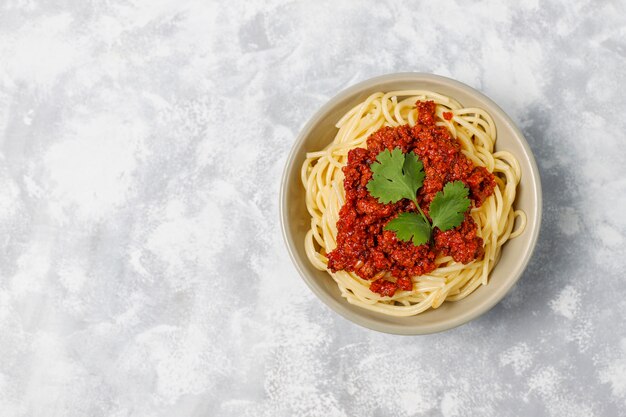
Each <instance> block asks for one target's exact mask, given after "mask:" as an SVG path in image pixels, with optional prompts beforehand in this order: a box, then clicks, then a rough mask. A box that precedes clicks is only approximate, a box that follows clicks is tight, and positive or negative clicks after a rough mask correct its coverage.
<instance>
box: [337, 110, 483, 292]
mask: <svg viewBox="0 0 626 417" xmlns="http://www.w3.org/2000/svg"><path fill="white" fill-rule="evenodd" d="M416 106H417V110H418V121H417V123H416V125H415V126H414V127H410V126H409V125H403V126H398V127H383V128H381V129H379V130H378V131H376V132H374V133H373V134H372V135H371V136H370V137H369V138H368V139H367V148H366V149H363V148H356V149H352V150H351V151H350V152H349V153H348V164H347V165H346V166H345V167H344V168H343V173H344V175H345V180H344V189H345V192H346V198H345V203H344V205H343V207H342V208H341V211H340V212H339V220H338V221H337V230H338V233H337V248H336V249H335V250H333V251H332V252H330V253H329V254H328V255H327V256H328V267H329V269H330V270H331V271H333V272H336V271H338V270H345V271H351V272H355V273H356V274H357V275H358V276H360V277H361V278H363V279H366V280H371V281H372V283H371V284H370V290H371V291H373V292H376V293H379V294H380V295H382V296H392V295H393V294H394V293H395V292H396V290H398V289H400V290H406V291H411V290H412V289H413V284H412V281H411V277H413V276H418V275H423V274H426V273H428V272H430V271H432V270H434V269H435V257H436V256H437V255H438V254H441V255H444V256H447V255H449V256H452V258H453V259H454V260H455V261H457V262H462V263H469V262H471V261H472V260H474V259H476V258H478V257H480V256H482V254H483V240H482V239H481V238H480V237H478V236H477V235H476V230H477V226H476V223H474V221H473V220H472V218H471V217H470V215H469V211H468V212H467V213H466V214H465V220H464V221H463V223H462V224H461V225H460V226H458V227H456V228H454V229H450V230H447V231H445V232H442V231H440V230H439V229H437V228H435V230H434V232H433V243H426V244H423V245H420V246H415V245H413V243H412V242H404V241H401V240H398V239H397V238H396V234H395V232H393V231H388V230H383V228H384V226H385V225H386V224H387V223H388V222H389V221H390V220H392V219H394V218H395V217H397V215H398V214H400V213H403V212H415V211H417V209H416V207H415V204H414V203H413V202H412V201H410V200H407V199H403V200H400V201H398V202H396V203H393V204H382V203H379V202H378V200H377V199H376V198H374V197H372V196H371V195H370V194H369V192H368V190H367V188H366V185H367V183H368V182H369V180H370V179H371V178H372V171H371V170H370V165H371V164H372V163H373V162H374V161H375V160H376V156H377V155H378V154H379V153H380V152H382V151H383V150H385V149H389V150H393V149H394V148H400V149H401V150H402V152H404V153H407V152H415V153H416V154H417V155H418V156H419V158H420V160H421V161H422V163H423V164H424V173H425V178H424V184H423V186H422V187H421V188H420V189H419V190H418V192H417V201H418V203H419V205H420V207H421V209H422V210H423V211H424V213H426V215H428V208H429V206H430V202H431V201H432V199H433V198H434V197H435V194H436V193H437V192H439V191H441V190H442V189H443V186H444V185H445V184H446V183H447V182H450V181H457V180H459V181H463V183H464V184H465V185H466V186H467V187H468V189H469V190H470V192H469V197H470V199H471V201H472V202H473V203H474V205H475V206H476V207H479V206H480V205H481V204H482V203H483V201H485V199H486V198H487V197H488V196H490V195H491V194H492V193H493V189H494V187H495V180H494V176H493V174H491V173H490V172H489V171H487V169H485V168H483V167H476V166H474V165H473V163H472V162H471V161H470V160H469V159H468V158H467V157H465V155H463V154H462V153H461V148H460V146H459V144H458V143H457V141H456V140H455V139H454V138H453V137H452V136H451V135H450V133H449V132H448V130H447V129H446V128H445V127H443V126H436V125H435V103H434V102H432V101H418V102H417V103H416Z"/></svg>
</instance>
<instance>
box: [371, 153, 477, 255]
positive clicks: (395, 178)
mask: <svg viewBox="0 0 626 417" xmlns="http://www.w3.org/2000/svg"><path fill="white" fill-rule="evenodd" d="M370 169H371V170H372V173H373V175H372V179H371V180H370V181H369V182H368V183H367V190H368V191H369V193H370V195H371V196H372V197H374V198H376V199H378V201H379V202H380V203H383V204H388V203H396V202H398V201H400V200H402V199H403V198H406V199H409V200H411V201H413V203H415V206H416V207H417V210H418V211H419V215H418V214H417V213H410V212H407V213H400V214H399V215H398V217H396V218H395V219H393V220H391V221H390V222H389V223H387V225H386V226H385V230H391V231H394V232H396V236H397V237H398V239H400V240H402V241H405V242H408V241H412V242H413V244H414V245H415V246H419V245H422V244H424V243H427V242H428V241H429V240H430V237H431V235H432V231H433V229H434V228H435V227H437V228H439V230H442V231H446V230H450V229H452V228H454V227H457V226H459V225H460V224H461V223H463V219H464V218H465V212H466V211H467V209H468V208H469V206H470V200H469V198H468V196H469V190H468V189H467V187H465V185H464V184H463V182H461V181H454V182H450V183H447V184H446V185H445V186H444V187H443V191H439V192H438V193H437V194H435V197H434V198H433V200H432V201H431V203H430V213H429V214H430V218H431V219H432V224H431V222H430V221H429V220H428V217H426V215H425V214H424V212H423V211H422V209H421V208H420V206H419V204H418V203H417V197H416V196H417V191H418V190H419V189H420V188H421V187H422V185H423V184H424V177H425V174H424V165H423V164H422V161H420V160H419V158H418V156H417V155H416V154H415V153H414V152H409V153H407V154H404V153H402V150H401V149H400V148H395V149H394V150H393V151H389V150H388V149H385V150H384V151H382V152H381V153H379V154H378V155H377V156H376V162H374V163H373V164H372V165H371V166H370Z"/></svg>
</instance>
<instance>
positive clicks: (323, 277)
mask: <svg viewBox="0 0 626 417" xmlns="http://www.w3.org/2000/svg"><path fill="white" fill-rule="evenodd" d="M407 89H425V90H431V91H435V92H437V93H441V94H445V95H447V96H450V97H452V98H454V99H456V100H457V101H459V102H460V103H461V104H462V105H463V106H465V107H480V108H482V109H484V110H486V111H487V112H489V114H490V115H491V116H492V117H493V119H494V122H495V124H496V128H497V135H498V136H497V142H496V149H497V150H507V151H509V152H511V153H512V154H513V155H515V157H516V158H517V160H518V161H519V163H520V165H521V171H522V178H521V182H520V185H519V186H518V189H517V191H518V195H517V197H516V200H515V207H516V209H521V210H523V211H524V212H525V213H526V215H527V217H528V224H527V226H526V230H525V231H524V233H522V235H520V236H519V237H517V238H515V239H513V240H510V241H509V242H507V243H506V244H505V246H504V248H503V249H502V257H501V258H500V261H499V262H498V264H497V265H496V267H495V268H494V270H493V271H492V273H491V276H490V279H489V284H488V285H486V286H482V287H480V288H478V289H477V290H476V291H475V292H474V293H473V294H470V295H469V296H468V297H467V298H465V299H463V300H460V301H456V302H446V303H444V304H443V305H441V306H440V307H439V308H437V309H431V310H427V311H426V312H424V313H421V314H419V315H417V316H413V317H390V316H386V315H383V314H380V313H377V312H373V311H369V310H365V309H362V308H360V307H357V306H354V305H351V304H349V303H348V302H347V301H346V300H345V299H344V298H342V297H341V293H340V292H339V288H338V287H337V284H335V282H334V281H333V279H332V278H331V277H330V275H329V274H328V273H327V272H326V271H318V270H317V269H315V268H314V267H313V266H312V265H311V264H310V263H309V260H308V259H307V257H306V254H305V251H304V237H305V234H306V233H307V231H308V229H309V226H310V217H309V214H308V212H307V210H306V207H305V203H304V194H305V192H304V188H303V186H302V183H301V181H300V167H301V166H302V163H303V162H304V159H305V154H306V153H307V152H311V151H318V150H320V149H322V148H324V147H325V146H326V145H327V144H328V143H330V142H331V141H332V140H333V138H334V137H335V134H336V132H337V129H336V128H335V123H337V121H338V120H339V119H340V118H341V116H343V115H344V114H345V113H346V112H347V111H348V110H349V109H350V108H352V107H353V106H355V105H356V104H358V103H359V102H361V101H363V100H364V99H365V98H366V97H368V96H369V95H370V94H372V93H374V92H377V91H382V92H388V91H393V90H407ZM280 200H281V201H280V211H281V213H280V216H281V223H282V230H283V236H284V238H285V242H286V244H287V247H288V248H289V253H290V255H291V258H292V260H293V262H294V264H295V266H296V269H297V270H298V272H299V273H300V275H301V276H302V278H303V279H304V282H306V284H307V285H308V286H309V287H310V288H311V290H312V291H313V292H314V293H315V294H316V295H317V296H318V297H319V298H320V299H321V300H322V301H323V302H324V303H326V305H328V306H329V307H330V308H332V309H333V310H335V311H336V312H337V313H339V314H341V315H342V316H344V317H345V318H347V319H348V320H351V321H353V322H355V323H357V324H360V325H361V326H365V327H368V328H370V329H373V330H378V331H381V332H386V333H395V334H409V335H413V334H426V333H434V332H440V331H443V330H447V329H451V328H453V327H456V326H459V325H461V324H464V323H467V322H468V321H470V320H472V319H474V318H476V317H478V316H480V315H481V314H483V313H485V312H486V311H488V310H489V309H490V308H492V307H493V306H494V305H496V304H497V303H498V301H500V300H501V299H502V298H503V297H504V295H505V294H506V293H507V292H508V291H509V290H510V289H511V287H512V286H513V284H515V282H516V281H517V280H518V278H519V277H520V275H521V274H522V272H523V271H524V268H525V267H526V265H527V264H528V261H529V260H530V257H531V255H532V252H533V249H534V247H535V243H536V242H537V237H538V235H539V227H540V225H541V183H540V180H539V172H538V170H537V165H536V164H535V159H534V157H533V154H532V152H531V150H530V147H529V146H528V143H527V142H526V140H525V139H524V136H523V135H522V133H521V132H520V131H519V129H518V128H517V127H515V125H514V124H513V121H512V120H511V119H510V118H509V117H508V116H507V115H506V114H505V113H504V111H502V109H501V108H500V107H498V105H497V104H495V103H494V102H493V101H491V100H490V99H489V98H487V97H485V96H484V95H483V94H481V93H479V92H478V91H476V90H474V89H473V88H471V87H468V86H467V85H465V84H462V83H460V82H458V81H454V80H451V79H449V78H445V77H440V76H437V75H432V74H419V73H398V74H389V75H384V76H381V77H376V78H372V79H370V80H367V81H363V82H361V83H359V84H357V85H354V86H352V87H350V88H348V89H346V90H344V91H342V92H341V93H339V94H338V95H337V96H335V97H333V98H332V99H331V100H330V101H328V103H326V104H325V105H324V106H323V107H322V108H321V109H320V110H319V111H318V112H317V113H315V115H314V116H313V118H312V119H311V120H310V121H309V122H308V123H307V124H306V126H304V128H303V129H302V131H301V132H300V135H299V136H298V138H297V139H296V142H295V144H294V145H293V149H292V150H291V153H290V154H289V157H288V159H287V166H286V167H285V172H284V174H283V179H282V187H281V196H280Z"/></svg>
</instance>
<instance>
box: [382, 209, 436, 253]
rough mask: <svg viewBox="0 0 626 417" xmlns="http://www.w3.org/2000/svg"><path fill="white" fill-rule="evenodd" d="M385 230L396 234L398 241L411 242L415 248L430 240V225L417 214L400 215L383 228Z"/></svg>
mask: <svg viewBox="0 0 626 417" xmlns="http://www.w3.org/2000/svg"><path fill="white" fill-rule="evenodd" d="M385 230H392V231H394V232H396V236H397V237H398V239H400V240H403V241H405V242H408V241H411V240H412V241H413V244H414V245H415V246H419V245H422V244H424V243H426V242H428V241H429V240H430V230H431V229H430V224H429V223H428V221H427V220H426V219H425V218H423V217H422V216H420V215H419V214H417V213H400V214H399V215H398V217H396V218H395V219H393V220H391V221H390V222H389V223H387V225H386V226H385Z"/></svg>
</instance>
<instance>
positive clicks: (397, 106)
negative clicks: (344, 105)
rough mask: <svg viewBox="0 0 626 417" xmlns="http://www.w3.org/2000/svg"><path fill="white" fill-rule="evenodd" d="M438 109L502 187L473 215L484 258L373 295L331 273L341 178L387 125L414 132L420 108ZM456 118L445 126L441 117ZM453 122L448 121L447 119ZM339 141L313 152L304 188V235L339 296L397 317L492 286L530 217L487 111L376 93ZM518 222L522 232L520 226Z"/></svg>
mask: <svg viewBox="0 0 626 417" xmlns="http://www.w3.org/2000/svg"><path fill="white" fill-rule="evenodd" d="M418 100H421V101H425V100H430V101H434V102H435V103H436V109H435V115H436V123H437V125H441V126H445V127H446V128H447V129H448V130H449V132H450V134H451V135H452V137H454V138H456V139H457V141H458V143H459V145H460V146H461V149H462V152H463V154H464V155H465V156H466V157H467V158H469V159H470V160H471V161H472V162H473V163H474V164H475V165H477V166H483V167H485V168H486V169H487V170H488V171H489V172H491V173H493V174H494V175H495V177H496V187H495V188H494V193H493V195H491V196H489V197H488V198H487V199H486V200H485V202H484V203H483V204H482V205H481V206H480V207H478V208H476V207H472V208H471V212H470V215H471V216H472V218H473V220H474V222H475V223H476V224H477V226H478V230H477V233H478V236H480V237H481V238H482V239H483V242H484V255H483V256H482V258H479V259H476V260H474V261H472V262H471V263H469V264H462V263H457V262H455V261H454V260H453V259H452V257H450V256H441V255H440V256H438V258H437V259H435V264H436V265H437V268H436V269H435V270H433V271H431V272H429V273H427V274H424V275H420V276H415V277H412V278H411V280H412V283H413V290H412V291H397V292H396V293H395V294H394V295H393V296H391V297H388V296H381V295H380V294H377V293H374V292H372V291H370V289H369V285H370V284H371V281H368V280H364V279H362V278H361V277H359V276H358V275H357V274H356V273H353V272H348V271H343V270H339V271H337V272H334V273H333V272H331V271H330V270H328V259H327V258H326V254H327V253H329V252H331V251H332V250H333V249H335V247H336V246H337V243H336V238H337V226H336V224H337V220H338V219H339V211H340V209H341V207H342V205H343V203H344V188H343V178H344V176H343V172H342V168H343V167H344V166H345V165H346V163H347V155H348V152H349V151H350V150H351V149H354V148H356V147H365V146H366V141H367V138H368V137H369V136H370V135H371V134H372V133H374V132H376V131H377V130H378V129H380V128H381V127H383V126H399V125H403V124H407V123H408V124H409V125H411V126H414V125H415V123H416V120H417V110H416V108H415V102H416V101H418ZM444 112H450V113H452V118H450V120H446V118H444V115H443V113H444ZM448 118H449V117H448ZM336 126H337V128H338V131H337V134H336V136H335V138H334V140H333V141H332V142H331V143H330V144H329V145H328V146H327V147H326V148H325V149H323V150H321V151H318V152H310V153H308V154H307V157H306V160H305V161H304V164H303V165H302V170H301V176H302V183H303V185H304V187H305V189H306V206H307V209H308V212H309V214H310V215H311V229H310V230H309V232H308V233H307V234H306V237H305V249H306V254H307V256H308V258H309V260H310V262H311V263H312V264H313V265H314V266H315V267H316V268H317V269H320V270H324V271H328V273H329V274H330V275H331V276H332V278H333V279H334V280H335V282H336V283H337V285H338V287H339V289H340V291H341V294H342V296H343V297H344V298H346V300H347V301H348V302H349V303H351V304H354V305H357V306H360V307H363V308H366V309H368V310H373V311H377V312H380V313H383V314H388V315H393V316H413V315H416V314H419V313H421V312H424V311H426V310H428V309H429V308H437V307H439V306H440V305H441V304H442V303H443V302H444V301H458V300H461V299H463V298H465V297H467V296H468V295H469V294H471V293H472V292H473V291H474V290H476V289H477V288H478V287H479V286H480V285H486V284H487V283H488V281H489V273H490V272H491V270H492V269H493V268H494V266H495V265H496V263H497V262H498V259H499V257H500V253H501V250H502V246H503V245H504V244H505V243H506V242H507V240H509V239H512V238H514V237H516V236H519V235H520V234H521V233H522V232H523V230H524V228H525V225H526V215H525V214H524V212H522V211H520V210H515V209H514V208H513V203H514V200H515V194H516V187H517V184H518V183H519V181H520V175H521V172H520V166H519V163H518V162H517V160H516V159H515V157H514V156H513V155H512V154H510V153H509V152H506V151H498V152H494V146H495V142H496V127H495V124H494V122H493V120H492V119H491V117H490V116H489V114H488V113H487V112H485V111H484V110H481V109H478V108H464V107H462V106H461V105H460V104H459V103H458V102H456V101H455V100H454V99H452V98H449V97H446V96H444V95H441V94H437V93H434V92H431V91H423V90H406V91H392V92H389V93H375V94H372V95H370V96H369V97H368V98H367V99H365V101H363V102H362V103H359V104H358V105H356V106H354V107H353V108H352V109H351V110H349V111H348V112H347V113H346V114H345V115H344V116H343V117H342V118H341V119H340V120H339V122H338V123H337V125H336ZM516 223H517V227H515V224H516Z"/></svg>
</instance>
